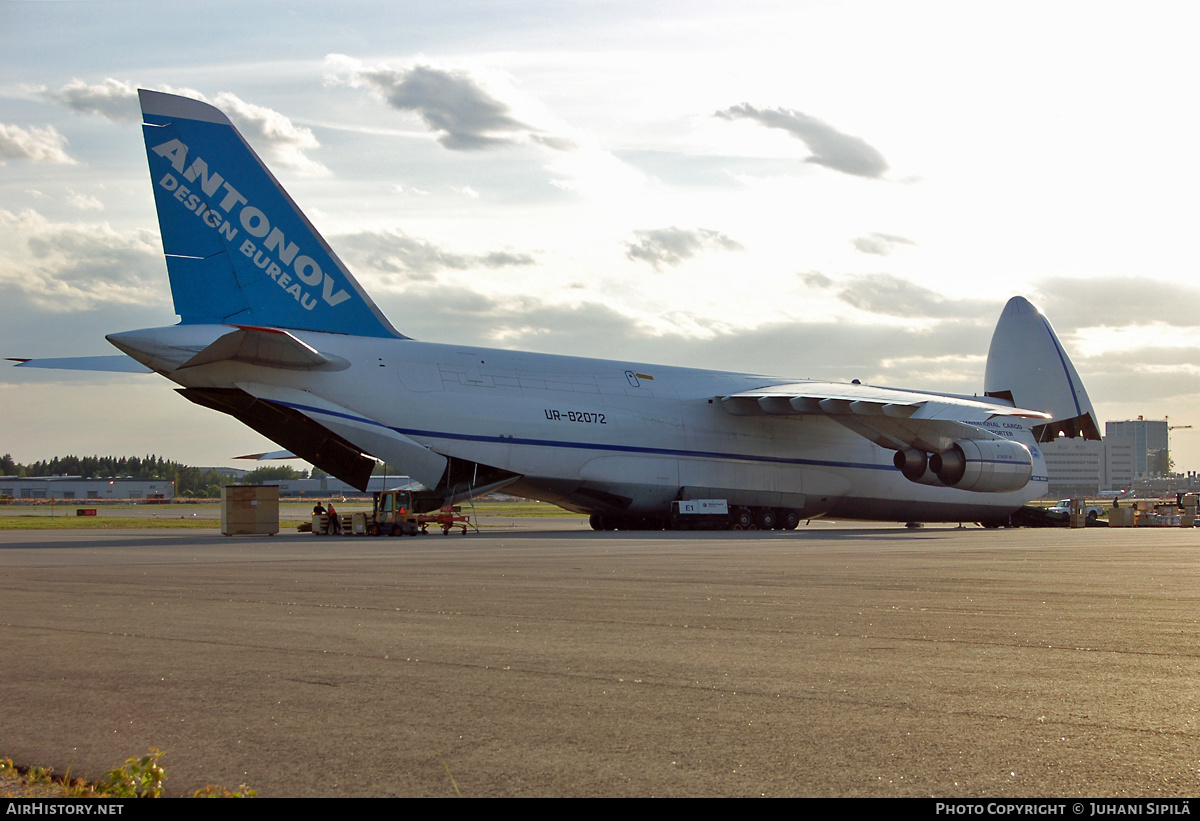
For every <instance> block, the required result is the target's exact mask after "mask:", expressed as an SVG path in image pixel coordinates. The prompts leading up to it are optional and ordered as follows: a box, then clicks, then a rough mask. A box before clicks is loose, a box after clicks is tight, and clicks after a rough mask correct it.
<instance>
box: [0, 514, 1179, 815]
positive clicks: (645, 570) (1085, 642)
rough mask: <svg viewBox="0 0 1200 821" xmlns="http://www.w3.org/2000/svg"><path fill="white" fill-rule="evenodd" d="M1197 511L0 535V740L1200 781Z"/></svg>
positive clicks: (968, 789) (233, 768) (63, 755)
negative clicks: (444, 532)
mask: <svg viewBox="0 0 1200 821" xmlns="http://www.w3.org/2000/svg"><path fill="white" fill-rule="evenodd" d="M1198 544H1200V533H1197V532H1196V531H1194V530H1167V529H1163V530H1151V529H1145V530H1111V531H1110V530H1086V531H1085V530H982V529H978V528H969V529H963V530H959V529H955V528H953V527H927V528H924V529H920V530H906V529H904V528H903V527H900V526H879V527H874V526H858V525H841V524H835V523H819V522H814V523H812V524H811V525H809V526H807V527H806V526H804V525H801V528H800V529H799V530H797V531H795V532H790V533H789V532H775V533H702V534H695V533H689V534H684V533H655V534H646V533H619V532H617V533H611V532H610V533H593V532H590V531H584V530H582V529H581V527H580V525H579V523H578V522H575V521H573V520H568V521H566V522H556V521H554V520H543V521H535V522H532V523H530V522H524V523H521V525H520V526H514V527H511V528H508V529H504V528H496V527H493V528H489V529H487V530H486V531H485V532H483V533H480V534H471V535H468V536H459V535H451V536H446V537H443V536H441V535H430V536H423V537H419V538H398V539H369V538H341V539H334V538H318V537H313V536H309V535H287V534H281V535H279V536H275V537H241V538H226V537H222V536H220V535H219V534H217V533H215V532H212V531H170V530H138V531H133V530H129V531H77V532H70V531H20V532H18V531H8V532H0V703H3V705H4V707H3V709H0V755H6V756H10V757H12V758H13V759H14V760H16V761H17V762H18V763H27V764H40V765H52V766H54V767H55V768H56V769H57V770H59V771H60V772H61V771H64V770H66V769H68V768H69V769H70V770H71V771H72V772H73V773H75V774H92V775H98V774H99V773H101V772H103V771H104V770H107V769H111V768H113V767H115V766H117V765H119V764H120V763H121V762H123V761H124V760H125V759H126V758H128V757H130V756H133V755H142V754H144V753H146V752H148V751H149V750H150V749H151V748H152V747H156V748H159V749H161V750H163V751H164V753H165V756H164V758H163V760H162V763H163V765H164V766H165V768H166V770H167V774H168V778H167V782H166V787H167V792H168V794H171V795H181V794H185V793H188V794H190V792H192V791H194V790H195V789H197V788H199V787H202V786H205V785H206V784H222V785H224V786H225V787H229V788H232V787H235V786H237V785H239V784H241V783H246V784H249V785H250V786H252V787H254V788H255V789H257V790H258V791H259V792H260V794H262V795H264V796H453V795H455V794H462V795H465V796H560V795H564V796H591V795H607V796H651V795H654V796H751V795H754V796H757V795H769V796H936V797H982V796H990V797H997V798H1007V797H1031V796H1032V797H1059V796H1068V797H1075V796H1126V797H1160V796H1161V797H1181V796H1193V795H1197V794H1200V732H1198V727H1197V725H1198V723H1200V684H1198V682H1200V629H1198V626H1197V618H1200V601H1198V598H1200V558H1198V557H1200V550H1198Z"/></svg>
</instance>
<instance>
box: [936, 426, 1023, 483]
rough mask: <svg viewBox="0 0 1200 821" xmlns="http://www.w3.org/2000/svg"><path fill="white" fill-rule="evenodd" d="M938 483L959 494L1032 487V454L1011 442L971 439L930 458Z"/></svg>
mask: <svg viewBox="0 0 1200 821" xmlns="http://www.w3.org/2000/svg"><path fill="white" fill-rule="evenodd" d="M929 470H930V472H932V473H933V474H934V475H935V476H937V478H938V480H939V481H940V482H941V483H942V484H944V485H948V486H949V487H955V488H958V489H959V490H973V491H976V492H978V493H1008V492H1011V491H1014V490H1020V489H1021V488H1023V487H1025V485H1027V484H1029V479H1030V477H1031V476H1033V454H1031V453H1030V452H1029V448H1027V447H1025V446H1024V445H1022V444H1021V443H1020V442H1014V441H1012V440H1011V439H990V440H988V439H968V440H965V441H962V442H955V443H954V446H953V447H952V448H950V449H949V450H944V451H942V452H941V453H935V454H933V455H931V456H930V457H929Z"/></svg>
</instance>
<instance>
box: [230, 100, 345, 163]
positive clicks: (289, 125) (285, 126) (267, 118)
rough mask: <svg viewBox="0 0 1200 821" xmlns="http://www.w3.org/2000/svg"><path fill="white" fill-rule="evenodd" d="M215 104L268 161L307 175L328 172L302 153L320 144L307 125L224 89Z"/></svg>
mask: <svg viewBox="0 0 1200 821" xmlns="http://www.w3.org/2000/svg"><path fill="white" fill-rule="evenodd" d="M216 105H217V107H218V108H220V109H221V110H223V111H224V112H225V113H226V114H227V115H228V116H229V119H230V120H232V121H233V122H234V124H236V125H237V127H238V130H239V131H241V132H242V134H243V136H245V137H246V139H247V141H249V143H250V144H251V145H253V146H255V148H256V150H258V151H261V152H262V153H263V155H264V157H263V159H264V161H265V162H266V163H267V164H268V165H280V166H283V167H285V168H288V169H291V170H292V171H294V172H296V173H297V174H301V175H304V176H308V177H325V176H329V174H330V171H329V169H328V168H326V167H325V166H324V165H322V164H321V163H319V162H317V161H316V160H314V159H312V158H311V157H309V156H308V155H307V154H306V153H305V152H306V151H311V150H314V149H317V148H320V147H321V143H320V142H318V141H317V138H316V136H314V135H313V133H312V131H310V130H309V129H307V128H304V127H303V126H298V125H296V124H295V123H293V122H292V121H291V120H290V119H289V118H288V117H286V116H284V115H283V114H280V113H279V112H278V111H276V110H275V109H273V108H267V107H266V106H261V105H255V104H254V103H248V102H246V101H245V100H243V99H242V98H241V97H238V96H237V95H236V94H232V93H230V92H228V91H222V92H221V93H220V94H218V95H217V98H216Z"/></svg>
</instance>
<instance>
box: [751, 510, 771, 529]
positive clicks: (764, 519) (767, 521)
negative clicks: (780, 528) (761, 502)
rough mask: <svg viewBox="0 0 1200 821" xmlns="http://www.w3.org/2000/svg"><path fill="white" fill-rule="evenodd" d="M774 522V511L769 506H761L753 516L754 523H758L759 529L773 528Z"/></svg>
mask: <svg viewBox="0 0 1200 821" xmlns="http://www.w3.org/2000/svg"><path fill="white" fill-rule="evenodd" d="M775 522H776V518H775V511H774V510H773V509H771V508H769V507H764V508H762V509H761V510H759V511H758V513H757V514H756V515H755V517H754V523H755V524H756V525H758V529H759V530H774V529H775Z"/></svg>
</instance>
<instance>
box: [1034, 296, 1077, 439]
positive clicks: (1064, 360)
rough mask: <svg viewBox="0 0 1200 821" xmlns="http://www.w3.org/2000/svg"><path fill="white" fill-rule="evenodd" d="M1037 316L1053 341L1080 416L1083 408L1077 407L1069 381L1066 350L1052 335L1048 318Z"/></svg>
mask: <svg viewBox="0 0 1200 821" xmlns="http://www.w3.org/2000/svg"><path fill="white" fill-rule="evenodd" d="M1038 316H1039V317H1041V320H1042V325H1044V326H1045V328H1046V333H1048V334H1049V335H1050V341H1051V342H1053V343H1054V351H1055V353H1057V354H1058V361H1059V363H1060V364H1061V365H1062V369H1063V375H1064V376H1066V377H1067V385H1068V387H1070V388H1071V401H1073V402H1074V403H1075V415H1076V416H1082V415H1083V409H1082V408H1080V407H1079V396H1078V394H1077V393H1076V391H1075V383H1074V382H1072V381H1071V369H1070V368H1068V367H1067V352H1066V351H1064V350H1063V349H1062V345H1061V344H1059V341H1058V337H1056V336H1055V335H1054V329H1053V328H1051V327H1050V322H1049V320H1047V319H1046V317H1044V316H1042V315H1041V314H1040V313H1039V314H1038Z"/></svg>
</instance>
